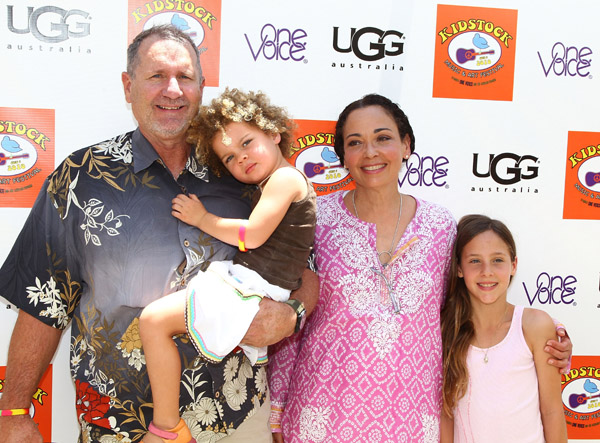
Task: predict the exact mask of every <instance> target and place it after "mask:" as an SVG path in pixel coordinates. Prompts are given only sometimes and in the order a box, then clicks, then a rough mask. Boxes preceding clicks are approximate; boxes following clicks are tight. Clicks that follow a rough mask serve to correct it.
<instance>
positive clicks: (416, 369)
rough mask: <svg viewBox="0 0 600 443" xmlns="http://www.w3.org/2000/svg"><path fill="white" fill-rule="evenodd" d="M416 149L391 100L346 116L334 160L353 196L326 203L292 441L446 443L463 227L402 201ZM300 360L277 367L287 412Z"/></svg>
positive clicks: (275, 392)
mask: <svg viewBox="0 0 600 443" xmlns="http://www.w3.org/2000/svg"><path fill="white" fill-rule="evenodd" d="M414 146H415V143H414V135H413V132H412V128H411V127H410V124H409V122H408V119H407V117H406V115H405V114H404V112H402V110H400V108H398V106H396V105H395V104H394V103H392V102H391V101H390V100H388V99H386V98H385V97H382V96H379V95H369V96H366V97H364V98H363V99H362V100H359V101H357V102H354V103H352V104H350V105H349V106H348V107H347V108H346V109H345V110H344V111H343V112H342V114H341V115H340V118H339V121H338V123H337V125H336V137H335V151H336V153H337V155H338V156H339V157H340V161H341V162H342V164H344V166H345V167H346V168H347V169H348V170H349V171H350V173H351V175H352V177H353V178H354V180H355V183H356V189H355V190H353V191H350V192H348V193H346V194H345V195H344V194H342V193H336V194H333V195H329V196H327V197H324V198H321V199H319V200H320V201H319V206H318V215H317V219H318V221H317V232H316V237H315V253H316V257H317V267H318V269H319V278H320V281H321V288H320V289H321V292H320V300H319V304H318V305H317V308H316V309H315V311H314V313H313V314H312V317H311V318H310V320H309V322H308V323H307V325H306V328H305V331H304V336H303V340H302V346H301V349H300V351H299V354H298V359H297V362H296V367H295V368H294V370H293V373H294V376H293V377H292V378H291V381H290V382H289V392H288V395H287V400H288V401H287V405H286V407H285V414H284V415H283V422H282V425H283V433H284V436H286V442H288V441H292V442H293V441H314V442H321V441H370V440H371V439H372V440H373V441H412V440H417V439H418V440H419V441H437V440H438V433H439V409H440V401H441V400H440V389H439V387H440V386H441V380H442V378H441V372H442V371H441V370H442V367H441V336H440V326H439V311H440V306H441V304H442V300H443V295H444V287H445V283H446V275H447V270H448V263H449V257H450V250H451V247H452V243H453V241H454V236H455V231H456V223H455V221H454V218H453V217H452V215H451V214H450V212H449V211H448V210H446V209H444V208H442V207H440V206H438V205H435V204H432V203H428V202H424V201H422V200H418V199H415V198H414V197H412V196H409V195H406V194H401V193H399V192H398V174H399V172H400V168H401V167H402V163H403V162H404V161H406V159H408V157H409V156H410V154H411V153H412V152H413V151H414ZM293 355H294V352H293V351H291V350H290V349H287V348H285V347H284V348H282V349H281V350H279V352H276V353H275V355H274V356H273V359H272V360H271V363H270V364H271V367H270V372H271V374H272V377H271V380H272V382H271V388H272V403H273V404H274V406H282V404H284V403H285V402H286V400H285V397H286V396H285V389H284V387H285V385H287V381H285V380H284V377H285V375H284V374H283V373H284V372H285V370H286V369H288V370H289V366H291V365H293V363H294V361H293V360H294V357H293ZM292 418H293V419H292ZM298 418H299V419H298ZM288 436H290V437H288Z"/></svg>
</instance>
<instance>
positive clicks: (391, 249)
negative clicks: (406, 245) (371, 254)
mask: <svg viewBox="0 0 600 443" xmlns="http://www.w3.org/2000/svg"><path fill="white" fill-rule="evenodd" d="M355 195H356V189H355V190H353V191H352V206H353V207H354V214H355V215H356V218H358V219H360V217H359V216H358V211H357V210H356V202H355V201H354V196H355ZM402 201H403V200H402V194H400V209H399V210H398V220H396V228H395V229H394V236H393V237H392V244H391V245H390V249H388V250H387V251H381V252H379V251H377V249H375V250H376V251H377V257H378V258H379V263H381V265H382V266H383V267H385V266H386V265H387V263H385V264H384V263H382V261H381V256H382V255H383V256H385V255H387V256H388V257H389V260H391V259H392V251H393V250H394V246H396V244H395V243H394V240H395V239H396V234H398V227H399V226H400V216H401V215H402ZM389 260H388V263H389Z"/></svg>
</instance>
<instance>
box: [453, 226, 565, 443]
mask: <svg viewBox="0 0 600 443" xmlns="http://www.w3.org/2000/svg"><path fill="white" fill-rule="evenodd" d="M516 270H517V254H516V247H515V242H514V240H513V237H512V234H511V233H510V231H509V230H508V228H507V227H506V226H505V225H504V224H503V223H502V222H500V221H498V220H493V219H490V218H489V217H486V216H483V215H468V216H465V217H463V218H462V219H461V220H460V222H459V223H458V227H457V237H456V243H455V244H454V250H453V254H452V263H451V267H450V281H449V286H448V295H447V299H446V303H445V305H444V307H443V309H442V318H441V324H442V341H443V348H444V352H443V358H444V382H443V400H444V409H443V412H442V429H441V434H442V442H444V443H445V442H452V441H454V442H457V443H458V442H469V443H471V442H486V443H488V442H492V443H493V442H508V441H519V442H544V441H546V442H566V441H567V430H566V425H565V419H564V415H563V406H562V401H561V391H560V374H559V373H558V371H556V369H555V368H553V367H551V366H549V365H548V364H547V363H546V360H547V358H548V357H549V354H546V353H545V352H543V351H542V350H543V349H544V345H545V343H546V341H547V340H548V339H551V338H555V336H556V332H555V326H554V323H553V321H552V320H551V318H550V317H549V316H548V315H547V314H546V313H545V312H543V311H540V310H537V309H530V308H523V307H522V306H514V305H512V304H510V303H508V302H507V301H506V293H507V289H508V285H509V284H510V281H511V279H512V277H513V275H514V274H515V272H516Z"/></svg>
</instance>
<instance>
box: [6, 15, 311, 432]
mask: <svg viewBox="0 0 600 443" xmlns="http://www.w3.org/2000/svg"><path fill="white" fill-rule="evenodd" d="M122 80H123V87H124V91H125V97H126V100H127V102H129V103H131V107H132V111H133V114H134V116H135V118H136V120H137V122H138V125H139V127H138V129H137V130H135V131H133V132H130V133H127V134H123V135H120V136H117V137H115V138H113V139H111V140H107V141H105V142H102V143H99V144H97V145H95V146H91V147H89V148H86V149H83V150H80V151H76V152H75V153H73V154H72V155H71V156H69V158H67V159H66V160H65V161H64V162H63V163H62V164H61V165H60V166H59V167H58V168H57V169H56V171H55V172H54V173H53V174H51V175H50V177H49V178H48V179H47V181H46V182H45V185H44V187H43V188H42V190H41V192H40V194H39V196H38V199H37V201H36V203H35V205H34V207H33V209H32V211H31V214H30V216H29V218H28V220H27V221H26V223H25V226H24V228H23V230H22V232H21V234H20V235H19V238H18V239H17V242H16V244H15V246H14V247H13V250H12V251H11V253H10V255H9V256H8V258H7V260H6V262H5V264H4V265H3V267H2V269H1V270H0V279H1V281H2V283H0V294H2V296H4V297H5V298H7V299H8V300H9V301H10V302H11V303H14V304H15V305H16V306H18V307H19V308H20V311H19V316H18V319H17V323H16V325H15V329H14V330H13V334H12V338H11V343H10V350H9V356H8V367H7V372H6V383H5V388H4V393H3V396H2V398H1V399H0V409H5V410H6V409H19V408H29V405H30V402H31V398H32V395H33V393H34V392H35V390H36V389H37V384H38V382H39V380H40V377H41V375H42V374H43V372H44V371H45V369H46V367H47V365H48V363H49V362H50V360H51V358H52V356H53V355H54V352H55V350H56V347H57V345H58V341H59V338H60V335H61V330H62V329H63V328H65V327H66V326H67V324H68V323H69V321H70V320H71V319H73V321H72V323H71V324H72V332H71V374H72V376H73V378H74V380H75V388H76V402H77V405H76V407H77V417H78V420H79V423H80V426H81V440H82V441H84V442H88V441H94V442H96V441H117V440H118V441H138V442H139V441H140V440H141V439H142V437H143V435H144V434H145V433H146V430H147V429H148V425H149V423H150V421H151V419H152V404H151V401H152V399H151V394H150V388H149V383H148V379H147V375H146V369H145V361H144V356H143V353H142V352H141V343H140V338H139V331H138V317H139V314H140V312H141V310H142V309H143V307H144V306H146V305H147V304H148V303H150V302H151V301H153V300H155V299H157V298H159V297H162V296H164V295H166V294H169V293H171V292H174V291H176V290H178V289H181V288H182V287H183V286H184V285H185V283H186V281H187V279H188V277H190V276H192V275H194V274H195V272H197V270H198V269H204V268H205V267H206V266H207V265H208V262H210V261H211V260H223V259H227V258H230V257H232V256H233V252H234V250H233V248H232V247H230V246H227V245H224V244H222V243H220V242H218V241H217V240H215V239H213V238H211V237H209V236H207V235H205V234H204V233H202V232H200V231H198V230H197V229H195V228H193V227H191V226H189V225H186V224H184V223H182V222H179V221H178V220H177V219H175V218H174V217H172V216H171V200H172V199H173V197H175V196H176V195H177V194H179V193H181V192H187V193H191V194H196V195H197V196H198V197H200V199H201V200H202V202H203V203H204V204H205V206H206V208H207V209H208V210H209V211H211V212H214V213H215V214H218V215H220V216H223V217H237V218H240V217H246V216H247V215H248V213H249V204H248V201H247V198H246V196H247V195H248V194H249V193H248V189H247V188H245V187H243V186H242V185H241V184H239V183H238V182H236V181H235V180H233V179H232V178H230V177H224V178H220V179H217V178H216V177H214V176H213V175H211V173H210V172H209V170H208V169H207V168H205V167H203V166H202V165H199V164H197V163H196V161H195V160H194V157H193V156H192V155H191V147H190V146H189V145H188V144H187V143H186V141H185V133H186V130H187V128H188V125H189V122H190V120H191V119H192V118H193V116H194V115H196V113H197V111H198V107H199V104H200V102H201V99H202V90H203V86H204V79H203V78H202V71H201V68H200V63H199V59H198V49H197V48H196V47H195V45H194V44H193V42H192V40H191V39H190V38H189V37H188V36H187V35H186V34H185V33H183V32H181V31H179V30H177V29H176V28H174V27H171V26H160V27H156V28H152V29H150V30H147V31H144V32H142V33H141V34H140V35H138V36H137V37H136V38H135V40H134V41H133V42H132V44H131V45H130V47H129V49H128V59H127V72H124V73H123V74H122ZM303 281H304V284H303V287H302V288H301V289H300V290H299V291H297V292H296V293H294V294H292V296H293V298H298V299H300V300H301V301H304V302H305V304H306V307H307V310H308V311H310V310H312V307H314V304H315V303H316V294H317V280H316V276H315V275H314V273H312V272H311V271H309V270H307V271H305V275H304V279H303ZM215 296H218V294H215ZM299 315H300V314H299V313H298V314H297V313H296V311H294V309H293V308H291V307H290V306H289V305H286V304H284V303H277V302H274V301H271V300H266V299H265V300H263V301H262V302H261V305H260V311H259V313H258V314H257V316H256V318H255V320H254V322H253V323H252V326H251V327H250V329H249V331H248V334H247V336H246V337H245V339H244V342H245V343H248V344H251V345H255V346H265V345H267V344H271V343H274V342H276V341H279V340H280V339H281V338H283V337H285V336H288V335H290V334H291V333H293V331H294V329H295V325H296V324H297V320H298V316H299ZM177 344H178V346H179V348H180V349H181V358H182V367H183V368H184V370H183V373H182V384H181V412H182V415H183V417H184V418H185V420H186V422H187V423H188V426H189V427H190V428H191V430H192V434H193V435H194V437H195V438H196V439H197V440H198V441H199V442H201V441H208V440H209V439H210V438H211V437H213V438H215V437H217V436H216V435H215V434H221V435H223V434H230V433H232V431H233V430H235V429H236V428H238V427H239V426H240V425H241V424H242V423H243V422H244V421H245V419H246V418H248V417H251V418H249V420H247V421H246V422H245V423H244V425H243V426H246V424H247V423H248V422H251V421H252V418H254V417H262V418H256V419H255V421H256V420H259V419H260V420H261V421H263V422H264V430H265V432H266V433H267V436H268V432H269V429H268V426H267V423H266V420H267V417H268V402H267V401H266V399H267V398H268V396H267V387H266V375H265V369H264V368H254V367H252V366H250V365H249V363H248V362H247V360H245V359H244V358H243V357H242V356H243V354H242V353H232V354H231V355H229V356H228V357H227V358H226V359H224V360H223V362H222V363H221V364H219V365H208V364H206V363H204V362H203V361H201V360H199V359H197V358H196V357H197V353H196V352H195V350H194V349H193V347H192V346H191V345H190V343H189V342H188V340H187V338H186V337H185V336H181V337H178V338H177ZM257 411H258V412H260V411H262V412H261V414H259V413H258V412H257ZM0 433H2V436H3V437H2V440H3V441H4V442H17V441H18V442H23V441H27V442H41V441H42V440H41V436H40V434H39V432H38V430H37V426H36V425H35V423H33V421H32V420H31V419H30V418H29V416H28V415H17V416H10V417H1V418H0ZM252 433H254V431H252ZM240 434H242V432H241V431H240ZM233 437H235V434H233V435H232V437H227V438H233ZM268 438H270V437H268ZM224 441H226V440H224Z"/></svg>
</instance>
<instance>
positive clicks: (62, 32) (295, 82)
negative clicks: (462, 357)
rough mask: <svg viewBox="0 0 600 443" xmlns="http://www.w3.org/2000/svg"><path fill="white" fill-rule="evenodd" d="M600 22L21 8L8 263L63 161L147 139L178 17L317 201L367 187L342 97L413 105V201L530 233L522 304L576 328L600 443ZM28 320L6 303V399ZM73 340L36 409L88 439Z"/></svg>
mask: <svg viewBox="0 0 600 443" xmlns="http://www.w3.org/2000/svg"><path fill="white" fill-rule="evenodd" d="M598 16H600V4H598V2H596V1H594V0H589V1H579V0H574V1H571V2H564V1H558V0H546V1H538V0H533V1H532V0H530V1H524V0H521V1H499V0H496V1H481V0H480V1H477V0H471V1H469V2H467V3H462V2H455V3H452V2H449V3H445V4H438V3H436V2H433V1H430V0H419V1H410V0H374V1H370V2H364V1H358V0H345V1H343V2H342V1H329V2H323V1H316V0H305V1H302V2H288V1H285V2H284V1H276V0H256V1H253V2H245V1H235V0H221V1H219V0H149V1H145V0H105V1H103V2H97V1H91V0H88V1H83V0H43V1H40V0H25V1H23V0H19V1H15V0H13V1H11V0H3V1H2V2H0V59H1V60H2V67H1V69H0V78H1V79H2V82H1V85H2V92H1V94H0V232H1V233H2V234H1V235H2V241H1V243H0V262H3V261H4V259H5V258H6V256H7V255H8V252H9V250H10V248H11V246H12V244H13V242H14V240H15V239H16V236H17V235H18V233H19V231H20V229H21V227H22V225H23V223H24V221H25V218H26V216H27V214H28V212H29V209H30V208H31V206H32V204H33V201H34V199H35V197H36V195H37V193H38V191H39V189H40V187H41V185H42V183H43V181H44V179H45V177H46V176H47V175H48V174H49V173H50V172H51V171H52V169H53V168H54V167H55V166H56V165H57V164H58V163H60V162H61V161H62V160H63V159H64V158H65V157H66V156H67V155H68V154H69V153H70V152H72V151H74V150H76V149H78V148H81V147H85V146H88V145H90V144H92V143H95V142H98V141H101V140H105V139H107V138H109V137H112V136H114V135H117V134H120V133H123V132H126V131H128V130H131V129H133V128H135V126H136V123H135V121H134V119H133V117H132V115H131V110H130V107H129V106H128V105H127V103H126V102H125V99H124V94H123V87H122V84H121V72H122V71H123V70H124V69H125V64H126V56H125V53H126V48H127V45H128V43H129V42H130V41H131V39H132V38H133V36H134V35H136V34H137V33H138V32H140V31H141V30H142V29H144V28H146V27H149V26H152V25H153V24H157V23H172V24H174V25H176V26H178V27H180V28H181V29H183V30H185V31H186V32H189V34H190V35H191V36H192V38H193V39H194V41H195V42H196V44H197V45H198V47H199V48H200V52H201V61H202V65H203V69H204V74H205V77H206V88H205V94H204V100H205V101H208V100H210V99H211V98H213V97H215V96H216V95H218V94H219V93H220V92H221V91H222V90H223V89H224V88H225V87H226V86H229V87H238V88H242V89H246V90H248V89H252V90H262V91H264V92H266V93H267V94H268V95H269V96H270V97H271V98H272V101H273V102H274V103H276V104H280V105H284V106H286V107H287V108H288V110H289V111H290V113H291V114H292V115H293V116H294V117H295V118H296V119H297V122H298V132H297V134H296V141H295V150H294V154H293V156H292V158H291V161H292V162H293V163H294V164H295V165H296V166H297V167H298V168H300V169H302V170H304V171H306V173H307V175H308V176H309V177H310V179H311V180H312V181H313V183H314V186H315V189H316V191H317V193H318V194H325V193H329V192H333V191H337V190H343V189H350V188H352V186H353V184H352V179H351V177H349V175H348V172H347V171H346V170H345V169H343V168H342V167H341V165H340V163H339V160H338V159H337V157H336V156H335V154H333V127H334V123H335V120H336V118H337V116H338V114H339V112H340V111H341V110H342V109H343V108H344V106H345V105H347V104H348V103H350V102H351V101H354V100H355V99H357V98H359V97H361V96H363V95H364V94H367V93H370V92H377V93H380V94H383V95H386V96H388V97H390V98H391V99H393V100H394V101H396V102H397V103H399V104H400V105H401V107H402V108H403V109H404V110H405V112H406V113H407V115H408V116H409V118H410V121H411V124H412V125H413V128H414V131H415V136H416V151H415V153H414V154H413V155H412V156H411V157H410V159H409V161H408V163H407V165H406V167H405V169H404V170H403V171H402V172H401V174H400V177H399V184H400V186H401V189H402V191H403V192H405V193H408V194H412V195H415V196H418V197H421V198H424V199H427V200H431V201H435V202H438V203H441V204H443V205H445V206H446V207H448V208H449V209H450V210H451V211H452V212H453V214H454V215H455V217H456V218H457V219H458V218H460V217H461V216H462V215H464V214H467V213H474V212H475V213H484V214H488V215H490V216H492V217H495V218H500V219H501V220H503V221H504V222H506V223H507V224H508V226H509V227H510V228H511V229H512V231H513V232H514V234H515V236H516V240H517V247H518V251H519V269H518V272H517V275H516V278H515V279H514V280H513V283H512V286H511V289H510V293H509V299H510V301H511V302H513V303H518V304H522V305H525V306H531V307H535V308H539V309H543V310H546V311H547V312H548V313H550V314H551V315H552V316H553V317H555V318H557V319H559V320H560V321H561V322H563V323H564V324H565V325H566V326H567V330H568V332H569V335H570V336H571V339H572V341H573V343H574V357H573V361H572V369H571V371H570V372H569V373H568V374H567V375H565V376H563V380H562V381H563V401H564V406H565V417H566V420H567V423H568V432H569V439H570V440H571V441H575V440H581V441H586V440H587V441H597V440H598V439H600V398H599V394H598V391H599V390H600V344H599V342H598V327H599V325H600V264H599V263H600V239H599V236H598V232H599V228H600V222H599V220H600V120H599V116H600V109H599V108H600V60H598V54H600V37H599V36H598V32H597V18H598ZM2 295H3V294H0V296H2ZM16 312H17V311H16V309H15V308H14V307H13V306H11V305H10V304H9V303H7V302H6V300H5V299H4V298H0V333H1V339H0V390H1V389H2V387H3V382H4V380H3V379H4V369H5V368H4V365H6V354H7V350H8V343H9V339H10V334H11V331H12V327H13V325H14V321H15V319H16ZM68 335H69V331H67V332H66V333H65V334H64V335H63V339H62V341H61V344H60V347H59V351H58V353H57V355H56V356H55V358H54V360H53V363H52V365H51V366H50V367H49V368H48V372H47V373H46V375H45V377H44V379H43V380H42V383H41V384H40V386H39V389H38V391H37V392H36V394H35V396H34V398H33V401H32V413H34V414H35V419H36V421H37V422H38V423H39V424H40V428H41V430H42V432H43V434H44V439H45V441H53V442H73V441H76V439H77V434H78V428H77V424H76V423H77V421H76V412H75V405H74V388H73V385H72V382H71V380H70V377H69V355H68V354H69V340H68ZM574 398H575V399H580V400H581V401H575V402H573V401H570V400H573V399H574ZM491 401H493V400H491Z"/></svg>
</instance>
